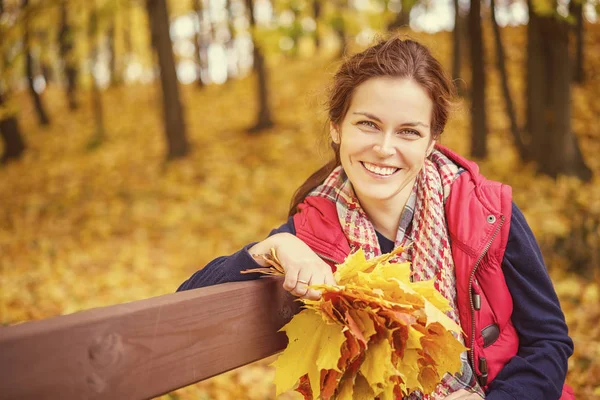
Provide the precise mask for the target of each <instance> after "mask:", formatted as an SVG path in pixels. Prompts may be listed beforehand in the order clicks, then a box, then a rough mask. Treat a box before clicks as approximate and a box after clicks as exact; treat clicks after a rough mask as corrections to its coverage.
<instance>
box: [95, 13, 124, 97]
mask: <svg viewBox="0 0 600 400" xmlns="http://www.w3.org/2000/svg"><path fill="white" fill-rule="evenodd" d="M115 18H116V17H115V16H112V19H111V21H110V24H109V25H108V29H107V31H106V41H107V48H108V54H109V60H108V70H109V71H110V85H111V86H117V85H119V84H121V77H120V76H119V73H118V72H117V53H116V50H115V29H116V28H115ZM96 46H97V45H96Z"/></svg>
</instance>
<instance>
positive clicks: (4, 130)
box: [0, 0, 25, 164]
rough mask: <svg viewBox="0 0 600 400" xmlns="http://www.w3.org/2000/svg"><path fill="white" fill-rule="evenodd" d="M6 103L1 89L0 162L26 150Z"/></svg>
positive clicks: (14, 157)
mask: <svg viewBox="0 0 600 400" xmlns="http://www.w3.org/2000/svg"><path fill="white" fill-rule="evenodd" d="M0 2H1V0H0ZM6 103H7V102H6V100H5V95H4V93H2V90H1V89H0V135H1V136H2V141H3V142H4V154H2V156H1V157H0V164H5V163H7V162H9V161H10V160H16V159H18V158H20V157H21V155H22V154H23V151H25V142H24V141H23V137H22V136H21V130H20V129H19V122H18V121H17V117H16V115H15V114H14V113H13V112H10V111H9V110H7V107H6V105H7V104H6Z"/></svg>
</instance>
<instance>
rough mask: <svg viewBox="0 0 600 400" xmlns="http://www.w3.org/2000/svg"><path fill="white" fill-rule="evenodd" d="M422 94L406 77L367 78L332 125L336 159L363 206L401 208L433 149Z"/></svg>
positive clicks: (427, 100)
mask: <svg viewBox="0 0 600 400" xmlns="http://www.w3.org/2000/svg"><path fill="white" fill-rule="evenodd" d="M432 109H433V103H432V101H431V99H430V98H429V96H428V94H427V92H426V91H425V90H424V89H423V88H422V87H421V86H419V84H417V83H415V82H414V81H413V80H411V79H407V78H394V77H377V78H371V79H369V80H367V81H365V82H363V83H362V84H361V85H359V86H358V87H357V88H356V89H355V91H354V96H353V98H352V102H351V104H350V108H349V109H348V113H347V114H346V116H345V117H344V119H343V121H342V123H341V126H336V125H334V124H332V125H331V130H330V133H331V137H332V139H333V141H334V142H336V143H339V144H340V159H341V162H342V166H343V167H344V171H345V172H346V174H347V175H348V178H349V179H350V182H351V183H352V186H353V188H354V192H355V193H356V195H357V196H358V199H359V200H360V202H361V204H362V205H363V207H366V205H368V204H372V205H386V206H393V207H398V208H397V209H399V210H401V209H402V208H401V207H403V206H404V204H405V203H406V200H407V198H408V196H409V194H410V192H411V190H412V186H413V183H414V181H415V178H416V176H417V174H418V172H419V171H420V170H421V167H422V166H423V163H424V162H425V158H426V157H427V155H428V154H429V153H430V152H431V150H432V149H433V146H434V144H435V141H434V140H433V138H432V136H431V127H430V126H431V113H432Z"/></svg>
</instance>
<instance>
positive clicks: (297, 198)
mask: <svg viewBox="0 0 600 400" xmlns="http://www.w3.org/2000/svg"><path fill="white" fill-rule="evenodd" d="M331 147H332V148H333V151H334V152H335V158H332V159H331V160H330V161H329V162H328V163H327V164H325V165H323V166H322V167H321V168H319V169H318V170H317V171H316V172H315V173H313V174H312V175H311V176H309V177H308V179H307V180H306V181H305V182H304V183H303V184H302V185H301V186H300V187H299V188H298V189H297V190H296V192H295V193H294V196H293V197H292V201H291V203H290V211H289V213H288V216H289V217H291V216H292V215H294V214H296V213H297V212H298V205H299V204H300V203H302V202H303V201H304V199H305V198H306V196H308V194H309V193H310V192H312V191H313V190H314V189H315V188H316V187H317V186H319V185H320V184H322V183H323V182H324V181H325V179H326V178H327V177H328V176H329V174H331V173H332V172H333V170H334V169H335V168H336V167H338V166H339V165H341V162H340V156H339V154H340V153H339V145H338V144H335V143H332V144H331Z"/></svg>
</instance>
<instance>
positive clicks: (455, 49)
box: [452, 0, 464, 96]
mask: <svg viewBox="0 0 600 400" xmlns="http://www.w3.org/2000/svg"><path fill="white" fill-rule="evenodd" d="M453 3H454V30H453V31H452V80H453V81H454V85H455V86H456V90H457V92H458V95H459V96H462V95H463V91H464V90H463V84H462V82H461V80H460V69H461V68H460V67H461V65H460V64H461V58H462V43H461V42H462V40H461V39H462V33H461V32H462V29H463V27H462V18H461V16H460V7H459V5H458V0H453Z"/></svg>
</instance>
